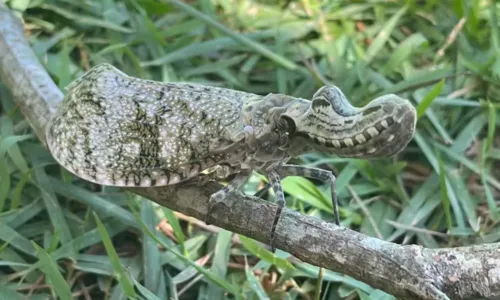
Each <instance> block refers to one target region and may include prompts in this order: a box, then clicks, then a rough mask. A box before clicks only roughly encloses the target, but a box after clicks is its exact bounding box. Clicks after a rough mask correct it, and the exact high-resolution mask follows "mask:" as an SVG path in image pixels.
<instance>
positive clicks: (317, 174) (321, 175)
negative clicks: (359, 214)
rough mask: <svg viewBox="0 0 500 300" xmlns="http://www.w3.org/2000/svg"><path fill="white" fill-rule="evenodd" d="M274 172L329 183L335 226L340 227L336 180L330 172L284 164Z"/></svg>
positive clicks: (283, 175)
mask: <svg viewBox="0 0 500 300" xmlns="http://www.w3.org/2000/svg"><path fill="white" fill-rule="evenodd" d="M275 171H276V172H277V173H278V174H279V176H281V177H286V176H302V177H306V178H310V179H316V180H320V181H323V182H329V183H330V186H331V200H332V205H333V214H334V218H335V224H337V225H340V216H339V206H338V201H337V194H336V193H335V181H336V178H335V175H333V173H332V172H331V171H327V170H323V169H319V168H313V167H305V166H296V165H286V164H285V165H281V166H279V167H278V168H277V169H276V170H275Z"/></svg>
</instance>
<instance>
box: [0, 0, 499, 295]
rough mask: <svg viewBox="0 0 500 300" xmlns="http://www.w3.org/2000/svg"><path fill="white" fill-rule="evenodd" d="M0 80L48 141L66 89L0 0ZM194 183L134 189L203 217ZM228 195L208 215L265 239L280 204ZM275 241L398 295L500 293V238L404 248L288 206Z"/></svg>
mask: <svg viewBox="0 0 500 300" xmlns="http://www.w3.org/2000/svg"><path fill="white" fill-rule="evenodd" d="M0 79H1V81H2V82H3V83H4V84H5V85H6V86H7V87H8V88H9V89H10V91H11V92H12V94H13V96H14V100H15V102H16V103H17V105H18V106H19V107H20V109H21V111H22V113H23V114H24V115H25V116H26V118H27V119H28V120H29V122H30V124H31V126H32V127H33V129H34V131H35V133H36V134H37V136H38V137H39V138H40V140H41V141H42V143H45V140H44V137H45V134H44V127H45V125H46V123H47V121H48V119H49V117H50V115H51V114H53V113H54V111H55V108H56V106H57V104H58V103H60V102H61V101H62V99H63V94H62V92H61V91H60V90H59V89H58V88H57V86H56V85H55V84H54V82H53V81H52V79H51V78H50V76H49V75H48V74H47V72H46V71H45V69H44V68H43V66H42V65H41V64H40V62H39V61H38V59H37V58H36V57H35V55H34V53H33V51H32V50H31V48H30V46H29V44H28V42H27V40H26V39H25V37H24V32H23V28H22V23H21V22H20V21H19V20H18V19H17V18H16V17H15V16H14V15H12V13H11V12H10V11H9V10H8V9H6V8H2V5H1V3H0ZM196 182H197V180H196V179H195V180H192V181H189V182H186V183H183V184H179V185H175V186H169V187H162V188H135V189H130V191H132V192H134V193H137V194H140V195H142V196H144V197H146V198H148V199H151V200H152V201H154V202H156V203H158V204H160V205H163V206H166V207H169V208H170V209H172V210H175V211H179V212H182V213H184V214H186V215H190V216H193V217H195V218H198V219H204V217H205V215H206V213H207V200H208V197H209V196H210V195H211V194H212V193H213V192H215V191H217V190H219V189H220V185H219V184H217V183H209V184H207V185H204V186H198V185H197V184H196ZM231 200H232V201H231V202H229V203H226V204H222V203H221V204H219V205H217V206H215V207H214V209H213V210H212V212H211V214H210V216H209V221H211V222H212V224H214V225H216V226H219V227H222V228H225V229H227V230H230V231H232V232H235V233H239V234H243V235H245V236H248V237H250V238H253V239H255V240H258V241H261V242H264V243H267V242H268V240H269V229H270V228H271V224H272V221H273V217H274V213H275V210H276V206H275V205H274V204H272V203H268V202H266V201H263V200H260V199H257V198H253V197H247V196H243V195H236V196H234V197H232V198H231ZM275 245H276V246H277V248H280V249H282V250H284V251H287V252H289V253H290V254H292V255H294V256H295V257H296V258H298V259H300V260H302V261H304V262H307V263H310V264H312V265H316V266H319V267H324V268H327V269H330V270H333V271H337V272H341V273H343V274H346V275H349V276H352V277H354V278H356V279H358V280H361V281H363V282H366V283H367V284H370V285H371V286H372V287H374V288H379V289H381V290H384V291H386V292H388V293H390V294H393V295H395V296H397V297H398V298H400V299H446V298H445V297H443V296H442V295H440V293H439V291H438V290H441V291H442V292H444V293H445V294H446V295H447V296H448V297H449V298H450V299H478V298H485V297H488V298H490V299H494V298H496V299H500V244H498V243H496V244H489V245H477V246H471V247H460V248H441V249H426V248H423V247H420V246H401V245H398V244H394V243H389V242H385V241H382V240H379V239H376V238H372V237H369V236H365V235H362V234H360V233H358V232H355V231H352V230H350V229H347V228H341V227H338V226H336V225H334V224H331V223H327V222H324V221H321V220H319V219H316V218H313V217H310V216H306V215H301V214H299V213H296V212H293V211H291V210H288V209H284V210H283V212H282V215H281V219H280V222H279V223H278V226H277V228H276V241H275ZM422 282H424V283H426V284H424V285H423V284H422ZM430 283H432V284H433V285H431V284H430Z"/></svg>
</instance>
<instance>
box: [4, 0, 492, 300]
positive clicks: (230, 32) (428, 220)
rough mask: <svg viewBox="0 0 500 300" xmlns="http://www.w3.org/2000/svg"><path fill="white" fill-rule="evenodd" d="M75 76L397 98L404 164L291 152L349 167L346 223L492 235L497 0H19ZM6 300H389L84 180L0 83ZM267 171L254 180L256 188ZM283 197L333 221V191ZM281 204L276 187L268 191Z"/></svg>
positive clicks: (442, 234) (451, 242) (29, 29)
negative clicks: (118, 75)
mask: <svg viewBox="0 0 500 300" xmlns="http://www.w3.org/2000/svg"><path fill="white" fill-rule="evenodd" d="M6 4H7V5H8V6H9V7H10V8H12V9H16V10H17V13H18V14H19V15H21V16H22V17H23V18H24V20H25V23H26V26H25V28H26V34H27V36H28V37H29V40H30V42H31V44H32V46H33V49H34V50H35V51H36V54H37V56H38V57H39V59H40V60H41V61H42V63H43V64H44V65H45V66H46V68H47V70H48V72H49V73H50V74H51V76H52V77H53V78H54V80H55V81H56V83H57V84H58V86H59V87H60V88H61V89H63V88H64V87H65V86H66V85H67V84H68V83H70V82H71V81H72V80H74V79H75V78H77V77H78V76H80V75H81V74H82V73H83V72H84V71H85V70H87V69H89V67H91V66H94V65H96V64H98V63H102V62H108V63H111V64H113V65H115V66H116V67H118V68H119V69H121V70H123V71H124V72H126V73H128V74H129V75H132V76H136V77H141V78H147V79H154V80H158V81H190V82H198V83H203V84H208V85H214V86H222V87H229V88H233V89H238V90H243V91H249V92H254V93H259V94H266V93H270V92H274V93H275V92H279V93H285V94H289V95H293V96H300V97H304V98H310V97H311V95H312V94H313V93H314V91H316V90H317V89H318V88H319V87H320V86H322V85H324V84H327V83H333V84H335V85H337V86H339V87H340V88H341V89H342V90H343V91H344V92H345V94H346V95H347V96H348V98H349V99H350V100H351V101H352V103H353V104H354V105H357V106H361V105H364V104H366V103H367V102H369V101H370V100H371V99H373V98H374V97H376V96H379V95H383V94H387V93H397V94H398V95H400V96H403V97H406V98H408V99H410V100H411V101H412V103H413V104H414V105H415V106H416V107H418V112H419V120H418V125H417V132H416V134H415V137H414V139H413V141H412V142H411V143H410V145H409V146H408V148H407V149H406V150H405V151H404V152H403V153H402V154H400V155H399V156H398V157H396V158H394V159H385V160H381V161H364V160H351V159H339V158H336V157H334V156H329V155H325V154H322V153H311V154H308V155H304V156H302V157H301V158H300V160H298V161H297V163H300V164H304V165H314V166H320V167H322V168H326V169H332V170H333V171H334V172H335V174H336V175H337V180H338V181H337V187H338V194H339V197H340V203H341V218H342V225H343V226H346V227H349V228H352V229H354V230H358V231H360V232H363V233H365V234H367V235H371V236H374V237H378V238H381V239H384V240H387V241H392V242H396V243H402V244H412V243H415V244H420V245H423V246H425V247H431V248H436V247H452V246H459V245H471V244H480V243H491V242H498V241H499V239H500V226H499V220H500V213H499V209H498V200H497V198H498V191H499V189H500V182H499V180H498V170H495V166H496V165H497V164H498V160H499V159H500V149H499V140H498V138H497V137H496V134H495V133H496V127H497V123H498V121H497V116H498V99H499V97H498V95H499V94H500V87H499V86H498V85H497V82H498V78H499V77H500V76H499V75H500V74H499V73H500V60H499V57H500V56H499V53H500V42H499V38H500V33H499V27H498V20H497V18H498V14H499V9H500V7H499V5H498V4H495V2H494V1H475V0H472V1H468V0H453V1H451V0H448V1H441V0H429V1H416V0H414V1H411V0H406V1H375V0H373V1H336V0H330V1H325V2H319V1H314V0H299V1H288V2H287V1H271V0H261V1H247V0H239V1H236V0H212V1H208V0H199V1H186V2H181V1H180V0H170V1H153V0H124V1H119V0H102V1H100V0H85V1H73V0H46V1H44V0H32V1H30V0H10V1H9V0H7V1H6ZM0 105H1V106H0V107H1V110H0V112H1V115H0V133H1V136H0V137H1V138H0V160H1V162H0V178H1V181H0V211H1V215H0V220H1V222H0V240H2V241H3V242H2V244H0V282H1V284H0V298H1V299H23V295H25V296H26V295H29V297H30V299H49V298H51V297H56V296H57V297H59V299H69V298H70V297H71V296H70V294H71V295H72V297H74V299H126V297H127V295H128V296H134V297H136V298H138V299H167V298H168V299H223V298H226V297H229V298H235V297H240V296H241V297H247V298H248V299H266V298H267V297H271V298H274V299H313V298H315V297H318V298H317V299H319V298H321V299H340V298H343V297H346V298H347V299H393V297H392V296H390V295H387V294H385V293H384V292H382V291H380V290H375V289H373V288H371V287H370V286H367V285H366V284H364V283H362V282H359V281H356V280H354V279H353V278H350V277H347V276H344V275H343V274H341V273H336V272H332V271H329V270H326V271H325V273H324V277H323V280H322V283H323V284H322V286H321V287H320V288H321V291H322V293H321V295H318V293H317V292H316V290H317V289H318V288H319V284H318V283H319V282H320V281H318V271H319V269H318V268H316V267H313V266H311V265H308V264H304V263H300V262H297V261H295V260H293V259H291V257H290V256H289V255H288V254H287V253H284V252H282V251H279V250H278V251H277V253H276V256H277V257H278V258H276V259H275V260H274V261H273V257H272V256H270V255H269V254H268V253H267V252H266V250H265V249H264V248H263V246H262V245H260V244H258V243H256V242H254V241H252V240H250V239H248V238H245V237H242V236H238V235H234V234H232V233H231V232H227V231H225V230H221V229H218V228H214V227H207V226H206V225H204V223H202V222H200V221H198V220H194V219H191V218H189V217H188V216H183V215H181V214H178V213H175V212H172V211H170V210H169V209H167V208H165V207H159V206H157V205H155V204H154V203H152V202H150V201H146V200H144V199H141V198H140V197H138V196H135V195H131V194H128V193H124V192H122V191H120V190H119V189H115V188H109V187H108V188H104V187H100V186H96V185H93V184H90V183H88V182H85V181H83V180H80V179H78V178H76V177H74V176H72V175H71V174H69V173H68V172H66V171H65V170H63V169H62V168H61V167H59V166H58V165H57V164H56V163H55V161H54V160H53V158H52V157H51V156H50V154H49V153H48V152H47V150H45V149H44V148H43V147H42V146H41V145H40V144H39V143H38V142H37V141H36V139H35V138H34V136H33V135H32V134H31V132H30V130H29V125H28V124H27V122H26V121H25V119H24V118H23V117H22V115H21V114H20V113H19V111H17V110H16V108H15V105H14V104H13V102H12V99H11V95H10V93H9V91H8V90H7V89H6V87H5V86H0ZM260 184H261V182H260V178H259V177H257V176H256V177H255V178H252V180H250V181H249V183H248V184H247V185H246V186H245V191H246V192H249V193H254V192H255V191H256V189H257V187H258V186H259V185H260ZM283 185H284V189H285V191H286V193H287V201H288V203H287V205H288V207H290V208H293V209H296V210H298V211H300V212H302V213H304V214H309V215H312V216H314V217H317V218H323V219H325V220H329V221H331V220H332V214H331V204H330V203H329V201H328V199H329V198H328V194H329V193H328V187H327V186H326V185H322V184H321V183H320V182H311V181H308V180H305V179H302V178H296V177H289V178H286V179H285V180H284V181H283ZM269 199H272V195H269Z"/></svg>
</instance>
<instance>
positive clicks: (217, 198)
mask: <svg viewBox="0 0 500 300" xmlns="http://www.w3.org/2000/svg"><path fill="white" fill-rule="evenodd" d="M250 173H251V171H250V170H242V171H241V172H239V173H238V175H236V177H235V178H234V179H233V180H231V182H229V183H228V184H227V185H226V186H225V187H224V188H222V189H221V190H220V191H218V192H216V193H213V194H212V195H211V196H210V199H209V200H208V207H207V214H206V216H205V223H206V224H211V223H210V222H209V221H208V217H209V216H210V213H211V211H212V208H213V207H214V205H216V204H217V203H219V202H224V200H226V198H227V196H228V195H229V194H230V193H232V192H234V191H236V190H238V189H239V188H240V187H241V186H242V185H243V183H245V181H246V180H247V179H248V177H249V176H250Z"/></svg>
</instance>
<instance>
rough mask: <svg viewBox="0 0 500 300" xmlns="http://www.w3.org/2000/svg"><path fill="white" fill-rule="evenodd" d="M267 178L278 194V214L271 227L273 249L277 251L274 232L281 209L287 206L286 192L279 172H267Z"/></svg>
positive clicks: (270, 243)
mask: <svg viewBox="0 0 500 300" xmlns="http://www.w3.org/2000/svg"><path fill="white" fill-rule="evenodd" d="M267 178H268V179H269V183H270V184H271V187H272V188H273V191H274V194H275V195H276V204H278V209H277V210H276V214H275V215H274V221H273V227H272V228H271V238H270V242H269V245H270V246H271V251H272V252H274V251H276V249H275V248H274V238H275V235H274V232H275V230H276V225H278V221H279V219H280V216H281V210H283V207H284V206H285V194H284V193H283V188H282V187H281V179H280V176H279V174H278V173H277V172H275V171H271V172H269V173H268V174H267Z"/></svg>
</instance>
